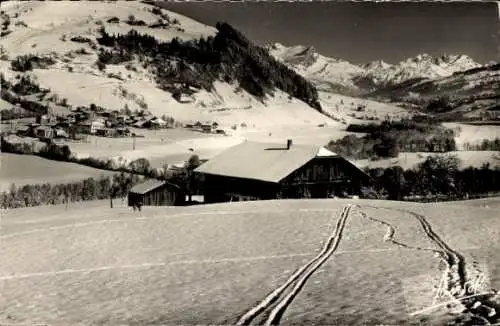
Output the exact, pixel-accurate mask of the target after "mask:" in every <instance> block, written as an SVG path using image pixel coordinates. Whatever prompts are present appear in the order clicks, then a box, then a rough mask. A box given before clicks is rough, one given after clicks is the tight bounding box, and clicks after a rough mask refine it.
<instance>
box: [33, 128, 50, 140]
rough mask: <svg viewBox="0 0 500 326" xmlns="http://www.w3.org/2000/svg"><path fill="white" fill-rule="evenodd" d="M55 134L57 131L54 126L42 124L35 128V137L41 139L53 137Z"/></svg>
mask: <svg viewBox="0 0 500 326" xmlns="http://www.w3.org/2000/svg"><path fill="white" fill-rule="evenodd" d="M54 136H55V133H54V129H53V128H52V127H49V126H44V125H42V126H38V127H36V128H35V137H37V138H39V139H41V140H46V139H52V138H54Z"/></svg>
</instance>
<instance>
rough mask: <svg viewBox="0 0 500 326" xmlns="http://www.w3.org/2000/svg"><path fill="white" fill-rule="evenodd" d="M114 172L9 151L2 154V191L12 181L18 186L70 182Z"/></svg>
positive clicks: (0, 157) (0, 187) (0, 161)
mask: <svg viewBox="0 0 500 326" xmlns="http://www.w3.org/2000/svg"><path fill="white" fill-rule="evenodd" d="M113 174H114V173H113V172H110V171H105V170H99V169H94V168H90V167H87V166H83V165H79V164H75V163H66V162H57V161H52V160H47V159H44V158H41V157H38V156H31V155H16V154H9V153H2V154H1V155H0V191H8V190H9V188H10V185H11V184H12V183H14V184H15V185H16V187H19V186H23V185H26V184H43V183H51V184H57V183H69V182H72V181H80V180H83V179H87V178H96V179H97V178H99V177H100V176H101V175H104V176H109V175H113Z"/></svg>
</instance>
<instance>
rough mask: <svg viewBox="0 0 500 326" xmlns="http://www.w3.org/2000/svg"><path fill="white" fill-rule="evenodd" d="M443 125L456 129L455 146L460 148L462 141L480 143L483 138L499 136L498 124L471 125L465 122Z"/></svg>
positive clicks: (499, 128)
mask: <svg viewBox="0 0 500 326" xmlns="http://www.w3.org/2000/svg"><path fill="white" fill-rule="evenodd" d="M443 125H444V127H446V128H449V129H453V130H458V132H459V134H458V136H457V137H456V138H455V141H456V142H457V146H458V147H459V148H462V147H463V145H464V143H469V144H480V143H481V142H482V141H483V140H484V139H486V140H494V139H495V138H500V126H497V125H471V124H465V123H451V122H450V123H443Z"/></svg>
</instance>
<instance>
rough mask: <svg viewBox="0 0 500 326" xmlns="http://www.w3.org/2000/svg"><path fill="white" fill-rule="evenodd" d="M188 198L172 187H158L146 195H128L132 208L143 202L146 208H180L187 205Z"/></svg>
mask: <svg viewBox="0 0 500 326" xmlns="http://www.w3.org/2000/svg"><path fill="white" fill-rule="evenodd" d="M185 200H186V197H185V195H184V193H183V192H182V191H181V190H180V189H178V188H175V187H172V186H170V185H164V186H162V187H158V188H156V189H153V190H151V191H148V192H147V193H145V194H136V193H132V192H131V193H129V194H128V204H129V206H132V205H133V204H134V203H136V202H138V201H142V205H144V206H179V205H183V204H184V203H185Z"/></svg>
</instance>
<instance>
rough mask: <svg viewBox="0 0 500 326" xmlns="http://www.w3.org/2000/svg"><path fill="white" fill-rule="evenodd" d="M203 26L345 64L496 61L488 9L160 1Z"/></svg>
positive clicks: (494, 19)
mask: <svg viewBox="0 0 500 326" xmlns="http://www.w3.org/2000/svg"><path fill="white" fill-rule="evenodd" d="M164 7H166V8H167V9H170V10H173V11H175V12H178V13H180V14H183V15H186V16H189V17H191V18H193V19H196V20H198V21H201V22H203V23H205V24H208V25H215V23H216V22H217V21H226V22H228V23H229V24H231V25H233V26H235V27H236V28H238V29H239V30H241V31H242V32H243V33H245V34H246V35H247V36H248V37H249V38H250V39H252V40H254V41H256V42H257V43H260V44H266V43H274V42H279V43H282V44H285V45H308V46H314V47H315V48H316V49H317V51H318V52H319V53H321V54H324V55H327V56H331V57H335V58H339V59H345V60H348V61H350V62H352V63H366V62H370V61H374V60H384V61H386V62H389V63H395V62H398V61H400V60H403V59H405V58H407V57H411V56H415V55H417V54H419V53H424V52H425V53H428V54H431V55H440V54H443V53H448V54H455V53H460V54H462V53H463V54H467V55H469V56H471V57H472V58H473V59H474V60H476V61H479V62H481V63H486V62H489V61H500V58H499V56H500V53H499V47H498V46H497V44H498V42H499V41H500V34H499V28H500V26H499V17H498V15H499V12H498V7H497V4H496V3H494V2H490V3H477V2H469V3H466V2H464V3H457V2H453V3H445V2H441V3H431V2H422V3H411V2H406V3H397V2H383V3H374V2H370V3H366V2H365V3H360V2H357V3H356V2H308V3H306V2H268V3H265V2H249V1H246V2H231V3H228V2H214V1H207V2H168V3H165V4H164Z"/></svg>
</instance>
